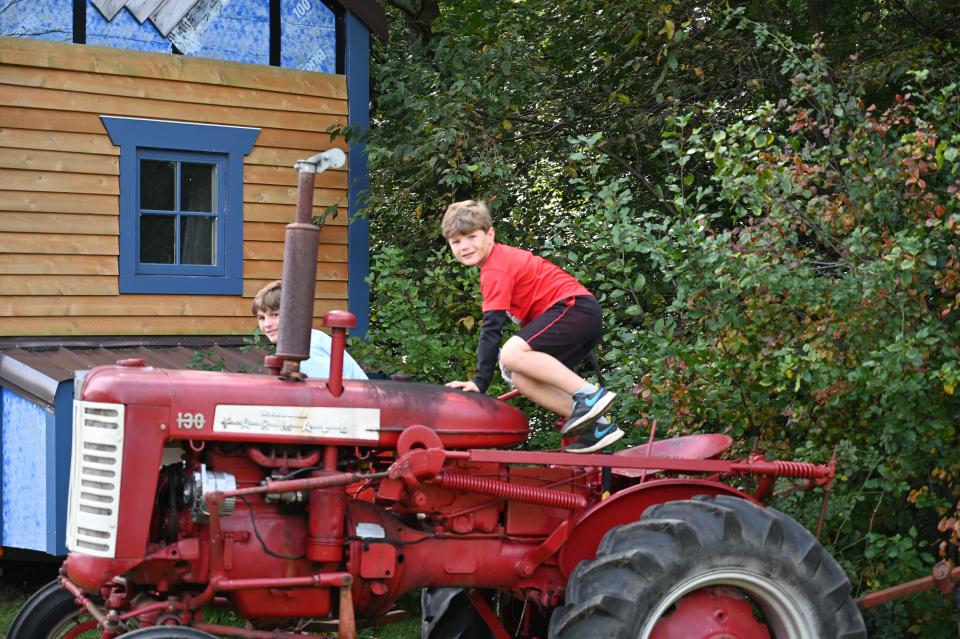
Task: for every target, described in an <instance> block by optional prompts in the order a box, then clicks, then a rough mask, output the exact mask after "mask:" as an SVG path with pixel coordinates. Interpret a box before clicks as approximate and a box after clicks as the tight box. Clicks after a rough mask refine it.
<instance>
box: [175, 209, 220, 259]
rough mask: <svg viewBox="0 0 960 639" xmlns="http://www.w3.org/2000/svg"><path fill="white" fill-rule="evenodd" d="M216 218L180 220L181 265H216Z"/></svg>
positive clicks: (184, 218)
mask: <svg viewBox="0 0 960 639" xmlns="http://www.w3.org/2000/svg"><path fill="white" fill-rule="evenodd" d="M215 222H216V218H213V217H197V216H193V215H191V216H189V217H188V216H184V217H182V218H180V263H181V264H214V263H215V262H216V258H217V251H216V241H217V237H216V232H215V228H216V227H215V226H214V223H215Z"/></svg>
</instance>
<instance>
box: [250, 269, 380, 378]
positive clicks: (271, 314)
mask: <svg viewBox="0 0 960 639" xmlns="http://www.w3.org/2000/svg"><path fill="white" fill-rule="evenodd" d="M252 310H253V314H254V316H256V318H257V324H258V325H259V326H260V332H261V333H263V335H264V336H265V337H266V338H267V339H268V340H270V343H271V344H276V343H277V337H278V335H279V331H280V280H277V281H275V282H271V283H270V284H267V285H266V286H264V287H263V288H262V289H260V290H259V291H258V292H257V295H256V296H255V297H254V298H253V307H252ZM332 341H333V340H332V339H331V338H330V336H329V335H327V334H326V333H324V332H323V331H318V330H316V329H312V330H311V331H310V357H309V359H305V360H303V361H302V362H300V372H302V373H303V374H304V375H306V376H307V377H319V378H323V379H326V378H327V377H329V376H330V349H331V344H332ZM343 378H344V379H367V374H366V373H364V372H363V369H362V368H360V365H359V364H357V362H356V361H355V360H354V359H353V358H352V357H350V353H347V352H344V353H343Z"/></svg>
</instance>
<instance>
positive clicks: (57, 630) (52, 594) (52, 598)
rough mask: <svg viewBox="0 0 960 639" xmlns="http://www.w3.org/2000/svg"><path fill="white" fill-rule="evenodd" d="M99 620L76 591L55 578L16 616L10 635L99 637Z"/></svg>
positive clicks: (17, 638)
mask: <svg viewBox="0 0 960 639" xmlns="http://www.w3.org/2000/svg"><path fill="white" fill-rule="evenodd" d="M99 636H100V632H98V631H97V621H96V620H95V619H94V618H93V616H92V615H90V614H89V613H88V612H87V611H86V610H85V609H84V608H82V607H81V606H78V605H77V602H76V601H74V597H73V595H71V594H70V593H69V592H67V591H66V590H64V589H63V588H61V587H60V584H59V583H58V582H57V581H51V582H50V583H48V584H47V585H45V586H44V587H43V588H41V589H40V590H38V591H37V592H35V593H33V594H32V595H31V596H30V598H29V599H27V601H26V602H25V603H24V604H23V607H21V608H20V610H19V611H18V612H17V616H16V617H14V618H13V623H12V624H11V625H10V629H9V631H8V632H7V639H87V638H92V637H99Z"/></svg>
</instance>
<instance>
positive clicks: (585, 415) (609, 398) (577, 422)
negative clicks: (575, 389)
mask: <svg viewBox="0 0 960 639" xmlns="http://www.w3.org/2000/svg"><path fill="white" fill-rule="evenodd" d="M615 397H616V394H614V393H611V392H610V391H608V390H607V389H606V388H603V387H602V386H601V387H600V388H598V389H597V390H596V391H594V392H593V394H591V395H587V394H585V393H576V394H574V396H573V414H572V415H570V418H569V419H567V422H566V423H565V424H564V425H563V428H561V429H560V434H561V435H564V436H567V437H569V436H570V435H576V434H577V433H579V432H580V431H582V430H583V429H585V428H586V427H587V426H589V425H590V424H592V423H593V422H595V421H597V420H598V419H599V418H600V417H602V416H603V415H605V414H606V413H607V412H608V411H609V410H610V404H612V403H613V400H614V398H615Z"/></svg>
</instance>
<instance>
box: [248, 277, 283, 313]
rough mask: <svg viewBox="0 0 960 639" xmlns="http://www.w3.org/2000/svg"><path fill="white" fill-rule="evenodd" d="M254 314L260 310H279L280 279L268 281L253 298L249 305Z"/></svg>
mask: <svg viewBox="0 0 960 639" xmlns="http://www.w3.org/2000/svg"><path fill="white" fill-rule="evenodd" d="M251 309H252V310H253V314H254V316H256V315H257V313H260V312H261V311H279V310H280V280H276V281H273V282H270V283H269V284H267V285H266V286H264V287H263V288H261V289H260V290H259V291H257V294H256V296H254V298H253V304H252V306H251Z"/></svg>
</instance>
